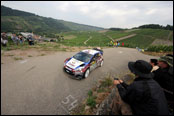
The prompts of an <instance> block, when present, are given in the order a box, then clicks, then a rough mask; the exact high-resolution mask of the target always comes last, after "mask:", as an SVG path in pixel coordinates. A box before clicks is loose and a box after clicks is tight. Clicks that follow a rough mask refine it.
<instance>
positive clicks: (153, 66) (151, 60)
mask: <svg viewBox="0 0 174 116" xmlns="http://www.w3.org/2000/svg"><path fill="white" fill-rule="evenodd" d="M150 64H151V65H152V70H151V72H153V71H156V70H157V69H158V68H159V67H158V60H157V59H150Z"/></svg>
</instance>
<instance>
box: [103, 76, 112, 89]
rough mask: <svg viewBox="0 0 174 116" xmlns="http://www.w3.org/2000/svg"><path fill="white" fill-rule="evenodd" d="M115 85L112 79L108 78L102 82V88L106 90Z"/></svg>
mask: <svg viewBox="0 0 174 116" xmlns="http://www.w3.org/2000/svg"><path fill="white" fill-rule="evenodd" d="M112 84H113V80H112V78H110V77H107V78H105V79H104V81H102V82H101V87H103V88H105V87H109V86H111V85H112Z"/></svg>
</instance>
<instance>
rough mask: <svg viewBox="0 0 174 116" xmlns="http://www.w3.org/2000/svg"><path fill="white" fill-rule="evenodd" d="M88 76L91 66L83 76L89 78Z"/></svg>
mask: <svg viewBox="0 0 174 116" xmlns="http://www.w3.org/2000/svg"><path fill="white" fill-rule="evenodd" d="M88 76H89V68H88V69H87V70H86V71H85V73H84V74H83V78H88Z"/></svg>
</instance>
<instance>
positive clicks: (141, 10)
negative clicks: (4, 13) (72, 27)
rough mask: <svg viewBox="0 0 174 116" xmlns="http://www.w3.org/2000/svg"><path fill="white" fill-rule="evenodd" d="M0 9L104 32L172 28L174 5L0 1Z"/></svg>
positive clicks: (169, 3) (136, 2)
mask: <svg viewBox="0 0 174 116" xmlns="http://www.w3.org/2000/svg"><path fill="white" fill-rule="evenodd" d="M1 5H4V6H7V7H10V8H12V9H17V10H22V11H27V12H30V13H34V14H37V15H39V16H44V17H51V18H54V19H60V20H65V21H71V22H75V23H80V24H86V25H91V26H97V27H103V28H111V27H115V28H132V27H138V26H140V25H144V24H160V25H163V26H166V25H167V24H170V25H173V1H1Z"/></svg>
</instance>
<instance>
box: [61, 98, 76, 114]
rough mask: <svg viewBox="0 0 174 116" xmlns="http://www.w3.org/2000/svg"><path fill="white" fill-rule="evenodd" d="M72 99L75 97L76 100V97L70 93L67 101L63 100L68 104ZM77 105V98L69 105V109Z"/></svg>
mask: <svg viewBox="0 0 174 116" xmlns="http://www.w3.org/2000/svg"><path fill="white" fill-rule="evenodd" d="M70 99H73V100H74V97H73V96H72V95H69V96H67V97H66V101H62V103H63V104H65V105H66V104H68V103H70ZM76 106H77V100H74V101H73V102H72V103H71V104H70V105H69V107H68V110H69V111H70V110H72V109H73V108H75V107H76Z"/></svg>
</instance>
